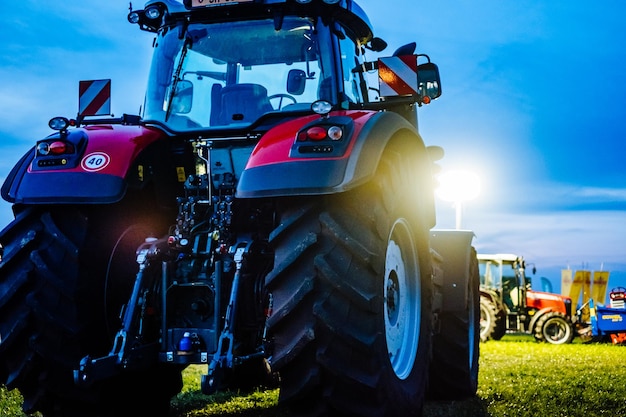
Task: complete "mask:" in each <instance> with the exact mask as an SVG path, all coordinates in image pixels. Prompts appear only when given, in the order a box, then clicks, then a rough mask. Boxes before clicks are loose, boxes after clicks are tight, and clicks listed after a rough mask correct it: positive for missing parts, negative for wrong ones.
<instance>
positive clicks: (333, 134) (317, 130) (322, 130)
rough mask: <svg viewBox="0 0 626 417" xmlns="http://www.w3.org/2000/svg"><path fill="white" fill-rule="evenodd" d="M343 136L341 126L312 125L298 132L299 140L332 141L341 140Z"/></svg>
mask: <svg viewBox="0 0 626 417" xmlns="http://www.w3.org/2000/svg"><path fill="white" fill-rule="evenodd" d="M342 137H343V129H342V128H341V127H340V126H335V125H333V126H312V127H309V128H308V129H305V130H302V131H300V133H298V141H300V142H306V141H314V142H318V141H321V140H324V139H330V140H332V141H338V140H341V138H342Z"/></svg>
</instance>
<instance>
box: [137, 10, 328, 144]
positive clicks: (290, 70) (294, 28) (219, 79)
mask: <svg viewBox="0 0 626 417" xmlns="http://www.w3.org/2000/svg"><path fill="white" fill-rule="evenodd" d="M318 26H319V27H318ZM330 33H331V31H330V30H329V29H328V27H326V26H323V24H322V23H319V25H318V24H317V22H314V21H313V20H311V19H309V18H299V17H285V19H284V21H283V23H282V26H281V28H280V30H276V27H275V21H274V20H273V19H268V20H256V21H242V22H227V23H212V24H190V25H189V26H188V28H187V29H186V30H183V29H181V28H174V29H172V28H170V29H169V30H167V29H166V30H163V31H161V32H160V33H159V35H158V37H157V39H156V44H155V52H154V57H153V62H152V67H151V71H150V78H149V82H148V90H147V95H146V101H145V107H144V115H143V118H144V120H145V121H146V122H150V121H153V122H159V123H162V124H165V125H167V126H168V127H169V128H170V129H172V130H174V131H179V132H180V131H187V130H197V129H203V130H204V129H213V128H215V129H229V128H245V127H246V126H249V125H250V124H252V123H254V122H255V121H257V120H258V119H259V118H260V117H262V116H263V115H265V114H267V113H278V112H280V113H281V114H282V113H287V112H292V111H302V110H308V109H310V106H311V103H313V102H314V101H315V100H318V99H322V98H323V99H325V100H328V101H330V102H331V103H334V102H335V101H336V97H335V94H336V93H334V92H333V90H335V89H334V88H332V86H333V85H335V84H336V83H335V81H334V80H333V78H332V77H333V67H334V65H333V60H332V56H333V54H332V51H331V48H332V42H331V40H330V36H331V35H330Z"/></svg>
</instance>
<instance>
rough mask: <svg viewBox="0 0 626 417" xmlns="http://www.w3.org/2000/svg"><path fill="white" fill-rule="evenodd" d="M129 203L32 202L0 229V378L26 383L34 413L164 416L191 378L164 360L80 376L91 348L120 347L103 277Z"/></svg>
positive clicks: (27, 405)
mask: <svg viewBox="0 0 626 417" xmlns="http://www.w3.org/2000/svg"><path fill="white" fill-rule="evenodd" d="M128 209H129V207H128V206H123V205H118V206H112V207H107V208H98V207H89V208H86V207H83V208H79V207H73V206H49V207H45V208H43V207H42V208H34V207H31V208H26V209H24V210H23V211H21V212H20V213H19V214H18V215H17V217H16V219H15V220H14V221H13V222H12V223H11V224H9V225H8V226H7V227H6V228H5V229H4V230H3V231H2V232H1V233H0V242H1V243H2V245H3V247H4V256H3V259H2V263H0V334H1V335H2V339H1V340H0V383H4V384H6V385H7V386H8V387H9V388H10V389H12V388H17V389H18V390H19V391H20V393H21V394H22V396H23V397H24V404H23V408H24V410H25V411H26V412H28V413H31V412H34V411H40V412H41V413H42V414H43V415H44V416H46V417H57V416H58V417H60V416H63V417H73V416H82V417H88V416H98V417H100V416H113V415H115V416H126V415H129V416H130V415H133V416H141V415H150V416H153V415H159V414H160V415H163V416H165V415H167V410H168V408H169V398H170V397H171V396H172V395H175V394H176V393H177V392H178V391H179V390H180V388H181V387H182V384H181V377H180V372H179V371H174V370H172V369H170V368H161V367H156V368H154V369H150V370H146V371H145V372H136V373H133V374H129V375H125V376H124V377H123V378H115V379H111V380H106V381H103V382H102V383H98V384H95V385H92V386H89V387H79V386H77V385H75V383H74V380H73V370H75V369H77V368H78V365H79V363H80V360H81V359H82V358H83V357H84V356H86V355H87V354H90V355H93V356H96V357H97V356H100V355H104V354H106V353H108V351H109V350H110V349H111V346H112V339H111V337H110V334H108V332H107V330H106V328H107V323H106V322H107V320H108V319H107V318H106V317H105V316H106V315H105V311H106V310H105V308H104V304H105V302H104V294H105V288H104V287H105V279H104V277H105V276H106V272H105V271H106V266H107V263H108V258H109V254H110V253H111V250H112V247H113V244H114V242H115V241H116V237H114V236H116V234H117V233H118V231H119V230H121V229H123V228H124V227H125V223H128V222H132V220H130V219H131V218H132V216H131V213H130V212H129V210H128ZM117 236H119V235H117ZM132 256H133V258H134V251H133V254H132ZM127 284H128V283H127ZM130 286H132V282H131V283H130ZM127 294H128V293H127ZM127 294H126V295H127ZM120 298H123V297H120ZM111 307H112V308H111V310H112V311H111V312H110V315H111V316H116V315H118V314H119V305H115V306H111ZM164 407H165V408H164ZM155 413H156V414H155Z"/></svg>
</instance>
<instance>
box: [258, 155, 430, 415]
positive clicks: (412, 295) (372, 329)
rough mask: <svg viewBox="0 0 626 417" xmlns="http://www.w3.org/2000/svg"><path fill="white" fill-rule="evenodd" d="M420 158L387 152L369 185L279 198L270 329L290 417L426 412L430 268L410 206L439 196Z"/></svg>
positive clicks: (419, 222)
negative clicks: (423, 179) (427, 185)
mask: <svg viewBox="0 0 626 417" xmlns="http://www.w3.org/2000/svg"><path fill="white" fill-rule="evenodd" d="M414 156H415V154H410V153H408V152H406V151H403V150H402V149H401V148H400V147H399V146H398V145H397V144H396V145H391V146H390V147H389V149H387V151H386V152H385V154H384V155H383V157H382V160H381V163H380V166H379V170H378V173H377V175H376V177H375V179H373V180H372V181H371V182H370V183H368V184H366V185H365V186H362V187H360V188H359V189H356V190H353V191H350V192H347V193H344V194H339V195H332V196H326V197H311V198H308V199H302V198H299V199H297V200H296V199H294V200H285V201H283V203H284V208H283V210H282V213H281V214H282V216H281V223H280V225H279V227H278V228H277V229H276V230H275V231H274V233H273V234H272V237H271V243H272V245H273V246H274V248H275V253H276V258H275V260H276V262H275V267H274V270H273V271H272V272H271V273H270V274H269V275H268V277H267V279H266V284H267V288H268V291H269V292H270V293H271V294H272V296H273V300H274V313H273V315H272V316H271V317H270V319H269V320H268V326H269V335H270V337H271V338H272V341H273V356H272V357H271V363H272V367H273V369H274V370H277V371H278V372H279V374H280V379H281V389H280V397H279V400H280V401H281V403H284V404H288V405H289V406H290V407H291V409H292V411H293V413H294V414H295V415H307V416H328V415H332V416H335V415H342V416H362V417H368V416H370V417H384V416H416V415H421V410H422V406H423V401H424V392H425V387H426V380H427V371H428V361H429V356H430V345H431V282H430V279H431V276H430V273H431V269H430V268H431V264H430V253H429V247H428V226H427V225H426V224H424V223H423V221H424V219H423V218H421V217H420V209H419V205H417V204H415V203H414V201H415V200H414V199H415V195H416V193H417V194H419V193H420V190H424V191H423V192H424V193H429V192H432V191H430V190H429V189H424V188H423V187H421V186H422V185H423V184H421V183H420V181H418V178H420V176H419V173H418V172H416V171H415V167H416V166H419V164H420V161H418V160H416V159H415V158H414ZM422 166H424V165H422ZM428 181H430V177H429V178H428Z"/></svg>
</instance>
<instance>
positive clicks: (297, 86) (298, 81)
mask: <svg viewBox="0 0 626 417" xmlns="http://www.w3.org/2000/svg"><path fill="white" fill-rule="evenodd" d="M305 86H306V73H305V72H304V71H302V70H300V69H292V70H290V71H289V74H287V92H288V93H289V94H293V95H296V96H299V95H300V94H302V93H304V87H305Z"/></svg>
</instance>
